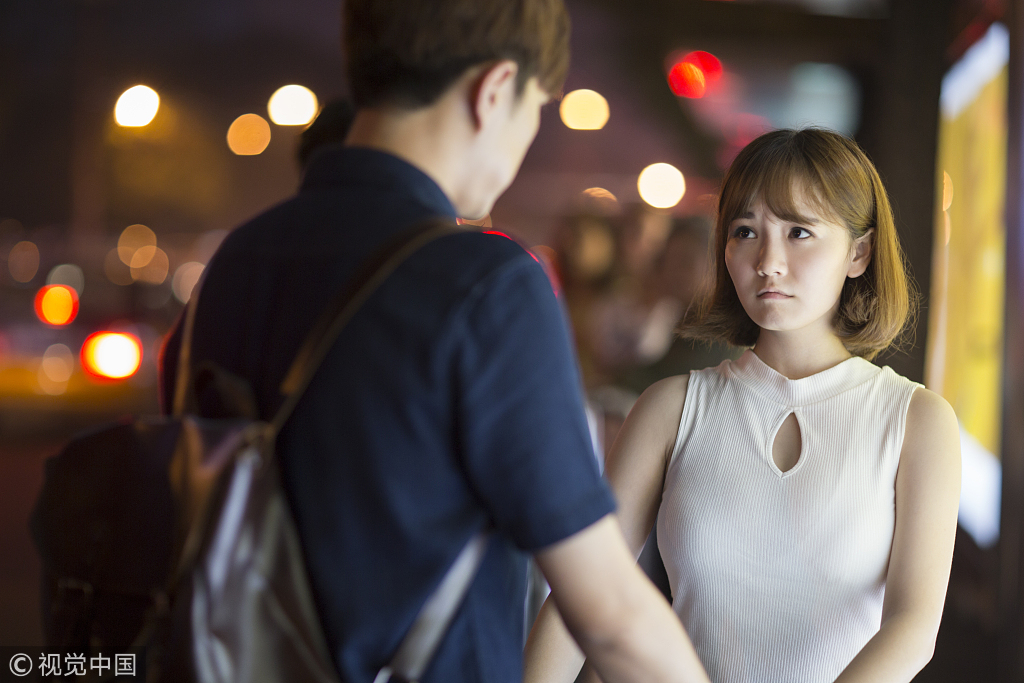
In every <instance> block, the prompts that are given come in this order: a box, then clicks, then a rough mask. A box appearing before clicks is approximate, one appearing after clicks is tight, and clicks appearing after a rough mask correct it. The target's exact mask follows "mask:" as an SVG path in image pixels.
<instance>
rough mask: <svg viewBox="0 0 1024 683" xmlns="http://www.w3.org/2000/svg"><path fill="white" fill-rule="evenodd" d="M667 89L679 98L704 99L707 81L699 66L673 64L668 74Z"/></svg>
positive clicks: (686, 63) (682, 63) (682, 62)
mask: <svg viewBox="0 0 1024 683" xmlns="http://www.w3.org/2000/svg"><path fill="white" fill-rule="evenodd" d="M668 87H670V88H671V89H672V92H673V93H675V94H676V95H677V96H679V97H691V98H697V97H704V92H705V91H706V90H707V80H706V79H705V78H704V72H703V71H701V70H700V67H699V66H697V65H696V64H692V63H690V62H687V61H681V62H677V63H676V64H674V65H673V66H672V69H671V70H670V71H669V72H668Z"/></svg>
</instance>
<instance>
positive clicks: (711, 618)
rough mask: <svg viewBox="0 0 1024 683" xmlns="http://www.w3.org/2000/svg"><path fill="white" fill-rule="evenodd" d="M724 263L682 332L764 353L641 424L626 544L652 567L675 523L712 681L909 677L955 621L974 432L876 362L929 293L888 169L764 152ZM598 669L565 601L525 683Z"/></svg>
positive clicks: (747, 167) (708, 379)
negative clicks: (953, 575) (908, 254)
mask: <svg viewBox="0 0 1024 683" xmlns="http://www.w3.org/2000/svg"><path fill="white" fill-rule="evenodd" d="M716 269H717V270H716V282H715V286H714V291H713V293H712V294H711V296H710V297H709V299H708V302H707V303H706V304H705V305H704V306H703V307H702V309H701V310H700V311H699V312H698V313H697V314H696V315H694V316H692V317H690V318H688V319H687V320H686V321H685V322H684V325H683V328H682V332H683V335H684V336H687V337H692V338H699V339H705V340H722V341H727V342H729V343H731V344H734V345H739V346H747V347H752V348H749V349H748V350H747V351H745V352H744V353H743V355H742V356H741V357H740V358H739V359H738V360H736V361H725V362H724V363H722V364H721V365H719V366H718V367H716V368H708V369H706V370H702V371H698V372H693V373H690V375H688V376H680V377H673V378H669V379H666V380H663V381H661V382H658V383H657V384H655V385H653V386H652V387H651V388H650V389H648V390H647V391H646V392H645V393H644V395H643V396H642V397H641V398H640V400H639V401H638V403H637V405H636V407H635V408H634V409H633V411H632V412H631V413H630V415H629V418H628V419H627V421H626V423H625V425H624V426H623V429H622V431H621V433H620V435H619V437H618V438H617V439H616V442H615V445H614V446H613V449H612V452H611V454H610V456H609V460H608V463H607V465H606V474H607V477H608V479H609V481H610V482H611V484H612V486H613V488H614V489H615V492H616V494H617V496H618V499H619V506H620V508H619V521H620V523H621V525H622V528H623V531H624V533H625V535H626V538H627V540H628V541H629V543H630V544H631V546H632V548H633V550H634V552H637V553H638V552H639V551H640V549H641V546H642V544H643V541H644V539H646V538H647V535H648V533H649V532H650V529H651V526H652V525H653V523H654V520H655V517H656V516H657V518H658V542H659V543H658V545H659V549H660V550H661V554H662V557H663V559H664V560H665V565H666V569H667V571H668V574H669V579H670V583H671V586H672V594H673V607H674V609H675V611H676V613H677V614H678V615H679V617H680V619H681V620H682V622H683V625H684V626H685V627H686V630H687V632H688V633H689V635H690V637H691V639H692V640H693V643H694V646H695V648H696V650H697V653H698V655H699V657H700V659H701V662H702V663H703V664H704V667H705V668H706V670H707V672H708V675H709V677H710V679H711V680H712V681H713V682H714V683H753V682H759V683H769V682H779V683H796V682H799V681H806V682H807V683H825V682H831V681H836V682H837V683H854V682H859V681H871V682H872V683H881V682H885V683H890V682H891V683H895V682H897V681H910V680H911V679H912V678H913V677H914V675H915V674H916V673H917V672H918V671H919V670H920V669H921V668H922V667H923V666H924V665H925V664H926V663H927V662H928V660H929V659H930V658H931V655H932V652H933V649H934V643H935V635H936V632H937V630H938V625H939V621H940V617H941V614H942V605H943V601H944V598H945V592H946V584H947V581H948V578H949V568H950V562H951V558H952V551H953V539H954V534H955V529H956V515H957V505H958V497H959V490H960V450H959V434H958V428H957V422H956V417H955V415H954V413H953V411H952V409H951V408H950V407H949V405H948V404H947V403H946V402H945V401H944V400H943V399H942V398H941V397H940V396H938V395H936V394H934V393H932V392H930V391H928V390H927V389H925V388H924V387H922V386H920V385H918V384H916V383H913V382H911V381H910V380H907V379H906V378H903V377H901V376H899V375H897V374H896V373H895V372H893V371H892V370H891V369H889V368H885V369H880V368H878V367H877V366H875V365H873V364H872V363H870V362H869V361H870V360H871V359H872V358H874V357H875V356H876V355H877V354H878V353H879V352H880V351H882V350H883V349H885V348H886V347H888V346H889V345H890V344H891V343H892V342H893V340H894V339H896V338H897V337H898V336H899V334H900V333H901V331H902V330H903V328H904V325H905V322H906V319H907V316H908V312H909V311H910V309H911V299H912V295H911V288H910V287H909V286H908V284H907V277H906V274H905V269H904V265H903V260H902V257H901V253H900V248H899V244H898V241H897V236H896V230H895V226H894V223H893V217H892V211H891V209H890V207H889V203H888V199H887V197H886V193H885V188H884V187H883V186H882V183H881V180H880V179H879V177H878V173H877V172H876V171H875V169H874V167H873V166H872V164H871V162H870V161H869V160H868V159H867V157H866V156H865V155H864V153H863V152H862V151H861V150H860V149H859V148H858V147H857V145H856V144H855V143H853V142H852V141H850V140H848V139H847V138H845V137H843V136H841V135H839V134H837V133H832V132H829V131H824V130H818V129H808V130H801V131H791V130H783V131H775V132H772V133H768V134H765V135H763V136H761V137H759V138H758V139H756V140H754V141H753V142H752V143H750V145H748V146H747V147H746V148H744V149H743V151H741V152H740V154H739V156H738V157H737V158H736V160H735V161H734V162H733V164H732V166H731V168H730V169H729V171H728V173H727V174H726V178H725V181H724V184H723V188H722V194H721V198H720V202H719V215H718V220H717V224H716ZM659 513H660V514H659ZM581 663H582V656H581V655H579V654H578V650H575V647H574V646H573V644H572V641H571V640H570V639H569V636H568V634H567V633H566V632H565V630H564V627H563V626H562V625H561V622H560V620H559V618H558V615H557V611H556V610H555V608H554V605H552V604H548V605H546V606H545V608H544V610H543V611H542V612H541V616H540V618H539V619H538V622H537V625H536V626H535V628H534V631H533V633H532V634H531V637H530V642H529V644H528V647H527V662H526V679H525V680H526V681H528V683H537V682H541V681H556V680H565V681H571V680H572V678H573V677H574V676H575V672H576V671H578V668H579V666H580V665H581Z"/></svg>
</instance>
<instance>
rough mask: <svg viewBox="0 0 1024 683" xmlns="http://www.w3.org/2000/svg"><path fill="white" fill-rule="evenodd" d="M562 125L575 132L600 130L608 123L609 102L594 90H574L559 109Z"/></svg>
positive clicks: (564, 99) (563, 99) (563, 100)
mask: <svg viewBox="0 0 1024 683" xmlns="http://www.w3.org/2000/svg"><path fill="white" fill-rule="evenodd" d="M558 113H559V114H560V115H561V117H562V123H564V124H565V125H566V126H568V127H569V128H572V129H573V130H600V129H601V128H604V124H606V123H608V117H609V115H610V112H609V109H608V100H606V99H605V98H604V97H603V96H602V95H601V94H600V93H597V92H594V91H593V90H573V91H572V92H571V93H569V94H567V95H566V96H565V97H563V98H562V104H561V105H560V106H559V107H558Z"/></svg>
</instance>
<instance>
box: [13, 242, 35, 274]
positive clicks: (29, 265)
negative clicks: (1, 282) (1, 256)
mask: <svg viewBox="0 0 1024 683" xmlns="http://www.w3.org/2000/svg"><path fill="white" fill-rule="evenodd" d="M7 268H8V270H10V272H11V278H13V279H14V281H15V282H29V281H31V280H32V278H34V277H35V276H36V273H37V272H38V271H39V247H37V246H36V245H35V244H34V243H32V242H29V241H24V242H18V243H17V244H15V245H14V246H13V247H11V252H10V253H9V254H8V255H7Z"/></svg>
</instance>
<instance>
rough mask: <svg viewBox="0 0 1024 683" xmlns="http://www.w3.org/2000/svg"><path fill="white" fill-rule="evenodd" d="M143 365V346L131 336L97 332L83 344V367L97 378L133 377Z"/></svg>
mask: <svg viewBox="0 0 1024 683" xmlns="http://www.w3.org/2000/svg"><path fill="white" fill-rule="evenodd" d="M141 363H142V344H141V343H140V342H139V340H138V339H137V338H136V337H134V336H132V335H130V334H120V333H117V332H96V333H95V334H91V335H89V337H88V338H86V340H85V343H84V344H82V367H83V368H85V369H86V370H87V371H88V372H89V373H91V374H93V375H95V376H97V377H103V378H107V379H124V378H125V377H131V376H132V375H134V374H135V372H136V371H137V370H138V369H139V365H140V364H141Z"/></svg>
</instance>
